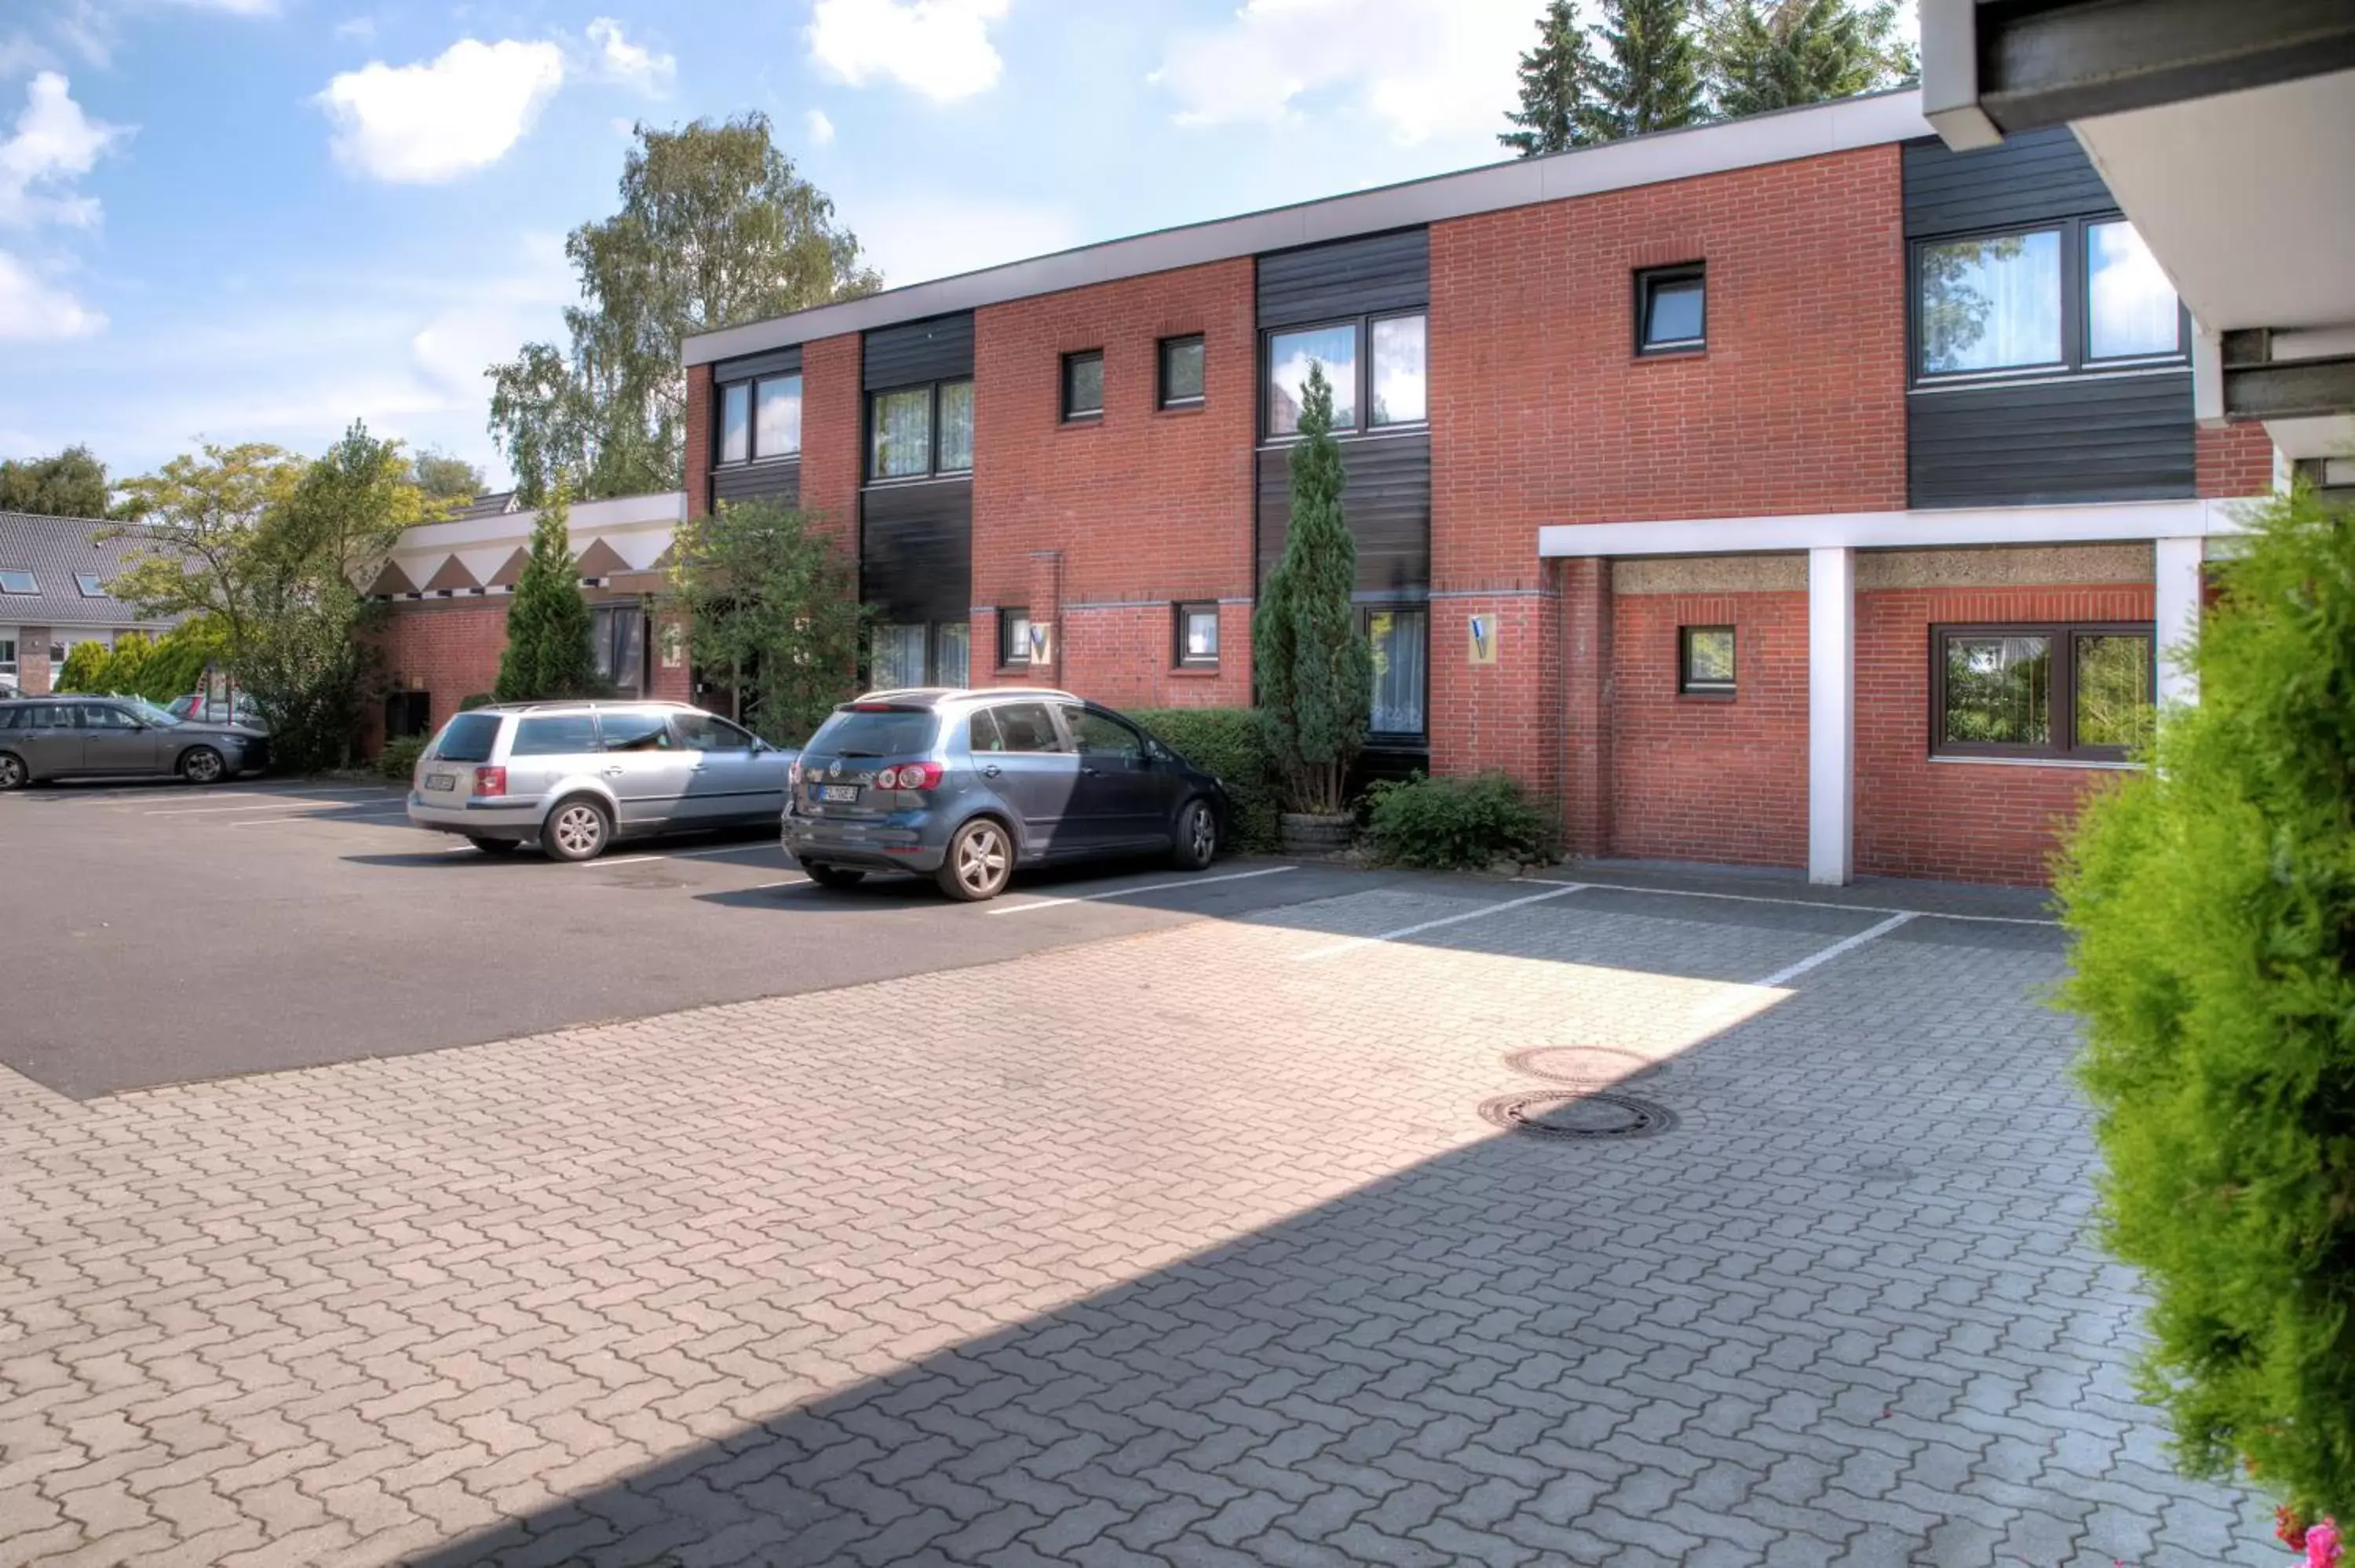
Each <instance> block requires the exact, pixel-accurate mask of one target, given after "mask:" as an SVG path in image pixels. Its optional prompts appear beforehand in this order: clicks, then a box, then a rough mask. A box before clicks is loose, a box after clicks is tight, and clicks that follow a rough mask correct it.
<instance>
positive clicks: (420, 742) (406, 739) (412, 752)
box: [376, 735, 432, 784]
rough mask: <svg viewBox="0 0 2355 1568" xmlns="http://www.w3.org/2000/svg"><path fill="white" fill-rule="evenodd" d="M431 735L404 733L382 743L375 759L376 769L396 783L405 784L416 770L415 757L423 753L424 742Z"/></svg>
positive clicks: (429, 738) (430, 737)
mask: <svg viewBox="0 0 2355 1568" xmlns="http://www.w3.org/2000/svg"><path fill="white" fill-rule="evenodd" d="M431 739H432V736H424V735H404V736H400V737H399V738H398V739H395V740H388V741H386V742H385V743H384V750H383V752H382V753H381V754H380V755H378V758H377V759H376V770H377V771H378V773H381V774H383V775H384V776H385V777H386V778H387V779H391V780H392V781H393V782H394V783H396V784H406V783H408V782H409V780H410V776H411V775H412V774H414V773H415V772H416V771H417V759H418V758H420V757H422V756H423V755H424V754H425V743H426V742H427V741H428V740H431Z"/></svg>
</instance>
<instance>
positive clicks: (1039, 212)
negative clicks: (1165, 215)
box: [851, 192, 1082, 288]
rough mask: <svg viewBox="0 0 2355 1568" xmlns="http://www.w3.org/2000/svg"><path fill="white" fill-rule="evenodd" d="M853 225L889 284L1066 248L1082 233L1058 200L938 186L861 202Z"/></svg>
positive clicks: (1078, 225)
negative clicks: (1033, 201) (988, 196)
mask: <svg viewBox="0 0 2355 1568" xmlns="http://www.w3.org/2000/svg"><path fill="white" fill-rule="evenodd" d="M851 227H852V229H853V230H854V231H855V232H856V233H857V234H858V245H859V249H862V250H864V251H865V252H866V253H867V258H868V260H869V261H870V262H871V263H872V264H873V265H874V266H876V267H877V268H879V269H880V270H881V271H882V273H883V281H884V282H886V283H887V284H890V286H892V287H894V288H897V287H898V286H899V285H900V284H902V283H921V282H922V281H925V280H926V279H928V278H946V277H951V276H954V274H956V273H959V272H971V271H974V270H976V269H979V268H983V267H995V266H996V265H997V264H998V263H1000V262H1003V261H1019V260H1023V259H1024V258H1026V257H1030V256H1039V255H1044V254H1046V253H1047V252H1049V251H1050V250H1068V249H1071V247H1072V246H1074V245H1077V244H1079V243H1080V242H1081V239H1082V233H1081V228H1080V223H1079V219H1078V218H1077V217H1074V216H1073V215H1072V214H1071V213H1070V212H1067V211H1065V210H1063V209H1062V208H1060V207H1037V206H1031V205H1029V204H1027V203H1023V202H997V201H987V200H983V199H978V198H975V197H970V196H954V195H950V194H947V193H944V192H934V193H922V192H920V193H916V194H913V195H909V196H885V197H883V198H881V199H879V200H870V201H866V202H862V203H861V204H860V206H859V209H858V216H857V217H856V219H855V221H854V222H853V223H852V225H851Z"/></svg>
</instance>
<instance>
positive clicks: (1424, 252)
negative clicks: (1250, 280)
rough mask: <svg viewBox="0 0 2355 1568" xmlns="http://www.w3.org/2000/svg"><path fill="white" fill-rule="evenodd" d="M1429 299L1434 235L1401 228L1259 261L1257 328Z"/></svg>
mask: <svg viewBox="0 0 2355 1568" xmlns="http://www.w3.org/2000/svg"><path fill="white" fill-rule="evenodd" d="M1430 301H1431V231H1430V230H1428V229H1423V228H1409V229H1401V230H1400V231H1399V232H1397V233H1395V234H1374V235H1369V236H1367V237H1366V238H1363V239H1344V240H1339V241H1337V242H1336V243H1334V244H1331V245H1312V246H1308V247H1306V248H1305V249H1299V250H1276V251H1271V252H1270V253H1268V254H1267V255H1265V256H1263V257H1261V258H1260V259H1259V324H1260V325H1261V327H1262V328H1267V327H1280V326H1297V325H1299V324H1300V323H1304V322H1320V321H1329V320H1331V319H1332V318H1333V317H1335V316H1357V315H1366V314H1369V313H1372V312H1375V311H1402V310H1412V309H1413V308H1414V307H1415V306H1417V305H1422V304H1427V303H1429V302H1430Z"/></svg>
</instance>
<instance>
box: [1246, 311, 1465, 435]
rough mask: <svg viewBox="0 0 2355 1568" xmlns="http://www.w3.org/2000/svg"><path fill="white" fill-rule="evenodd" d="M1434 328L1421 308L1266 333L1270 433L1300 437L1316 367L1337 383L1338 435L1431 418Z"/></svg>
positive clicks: (1335, 414) (1335, 420)
mask: <svg viewBox="0 0 2355 1568" xmlns="http://www.w3.org/2000/svg"><path fill="white" fill-rule="evenodd" d="M1428 347H1429V344H1428V332H1427V325H1426V323H1425V320H1424V317H1423V313H1421V312H1420V311H1418V312H1414V313H1411V314H1406V315H1395V316H1360V317H1359V318H1357V319H1356V320H1354V321H1346V322H1335V323H1330V324H1327V325H1325V326H1313V327H1300V328H1295V329H1286V330H1284V331H1282V332H1272V333H1269V334H1267V346H1266V354H1267V394H1266V397H1267V408H1266V415H1265V418H1266V422H1267V433H1268V436H1269V437H1270V439H1275V438H1279V437H1284V436H1290V435H1294V434H1296V433H1297V432H1298V431H1299V429H1300V407H1301V400H1302V399H1303V398H1304V397H1306V395H1307V387H1308V371H1309V367H1310V366H1312V365H1321V366H1324V367H1325V378H1326V379H1327V381H1329V382H1331V383H1332V384H1333V432H1334V434H1336V435H1345V436H1346V435H1354V434H1357V433H1359V432H1360V431H1364V430H1369V429H1380V428H1382V427H1385V426H1391V425H1412V424H1420V423H1422V422H1423V420H1424V419H1425V418H1428V417H1429V410H1430V398H1429V378H1428Z"/></svg>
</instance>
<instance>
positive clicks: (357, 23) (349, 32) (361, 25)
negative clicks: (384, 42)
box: [336, 16, 376, 44]
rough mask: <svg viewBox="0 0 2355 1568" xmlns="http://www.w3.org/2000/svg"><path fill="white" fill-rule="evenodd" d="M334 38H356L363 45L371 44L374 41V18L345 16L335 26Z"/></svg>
mask: <svg viewBox="0 0 2355 1568" xmlns="http://www.w3.org/2000/svg"><path fill="white" fill-rule="evenodd" d="M336 37H339V38H357V39H358V40H359V41H360V42H361V43H364V44H366V43H373V42H375V40H376V18H375V17H374V16H346V17H345V18H344V19H343V20H342V21H340V22H338V23H336Z"/></svg>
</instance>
